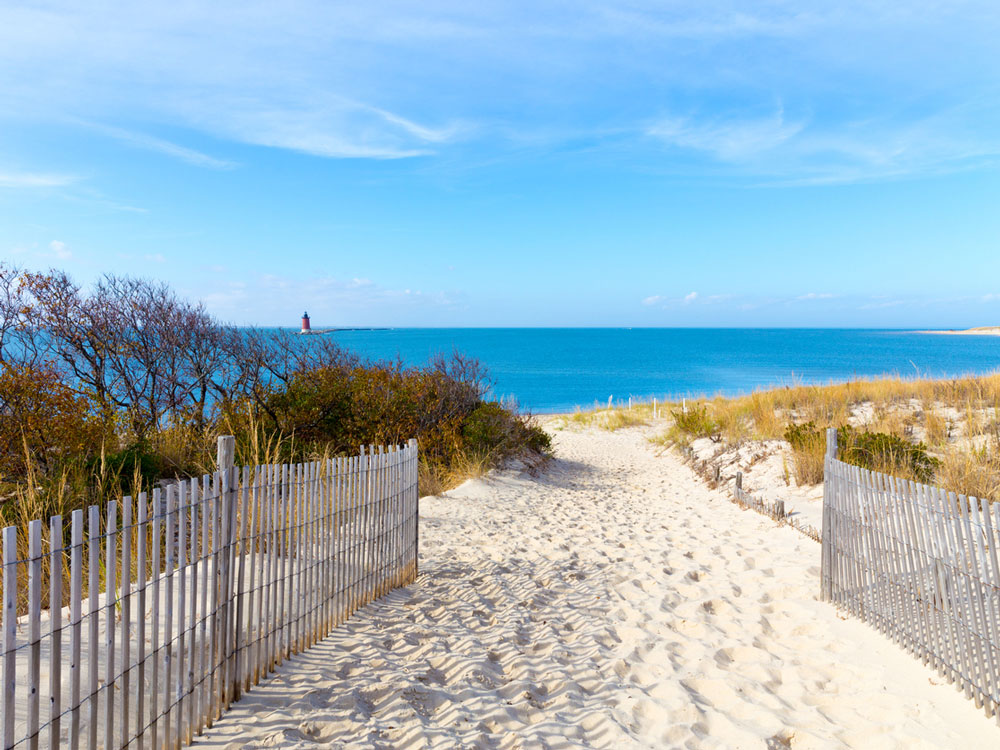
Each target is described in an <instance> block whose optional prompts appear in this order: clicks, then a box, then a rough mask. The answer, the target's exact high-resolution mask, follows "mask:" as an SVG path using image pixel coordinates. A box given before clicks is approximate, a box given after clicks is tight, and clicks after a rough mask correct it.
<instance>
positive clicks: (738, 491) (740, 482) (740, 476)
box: [736, 471, 743, 499]
mask: <svg viewBox="0 0 1000 750" xmlns="http://www.w3.org/2000/svg"><path fill="white" fill-rule="evenodd" d="M742 492H743V472H742V471H737V472H736V498H737V499H740V495H741V494H742Z"/></svg>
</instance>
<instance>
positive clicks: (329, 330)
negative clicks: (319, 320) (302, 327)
mask: <svg viewBox="0 0 1000 750" xmlns="http://www.w3.org/2000/svg"><path fill="white" fill-rule="evenodd" d="M388 330H391V329H389V328H317V329H316V330H309V331H299V334H300V335H302V336H326V335H328V334H331V333H340V332H341V331H388Z"/></svg>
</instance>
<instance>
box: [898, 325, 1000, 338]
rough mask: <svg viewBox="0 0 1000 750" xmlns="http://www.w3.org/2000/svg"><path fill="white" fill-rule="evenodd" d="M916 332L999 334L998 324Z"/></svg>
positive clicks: (972, 334) (964, 334)
mask: <svg viewBox="0 0 1000 750" xmlns="http://www.w3.org/2000/svg"><path fill="white" fill-rule="evenodd" d="M917 333H941V334H945V335H946V336H1000V326H980V327H979V328H965V329H961V330H954V331H917Z"/></svg>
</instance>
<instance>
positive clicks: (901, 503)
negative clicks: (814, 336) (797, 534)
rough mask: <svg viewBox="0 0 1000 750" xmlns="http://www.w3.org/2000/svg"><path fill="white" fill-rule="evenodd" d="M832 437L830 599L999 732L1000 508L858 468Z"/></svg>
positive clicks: (826, 500)
mask: <svg viewBox="0 0 1000 750" xmlns="http://www.w3.org/2000/svg"><path fill="white" fill-rule="evenodd" d="M836 445H837V433H836V430H830V431H828V432H827V455H826V473H825V479H824V488H823V551H822V565H821V567H822V591H821V595H822V597H823V599H825V600H827V601H831V602H833V603H834V604H835V605H836V606H837V607H840V608H842V609H845V610H847V611H848V612H850V613H851V614H853V615H855V616H857V617H860V618H861V619H863V620H865V621H866V622H868V623H870V624H871V625H873V626H874V627H876V628H877V629H878V630H880V631H882V632H883V633H885V634H886V635H887V636H889V637H891V638H892V639H893V640H895V641H896V642H897V643H899V644H900V645H901V646H903V647H904V648H905V649H907V650H908V651H909V652H910V653H911V654H913V655H914V656H916V657H918V658H920V659H921V660H923V662H924V664H927V665H929V666H931V667H932V668H934V669H936V670H937V671H938V673H939V674H940V675H941V676H942V677H943V678H945V679H947V680H949V681H951V682H952V683H954V684H955V685H956V687H958V688H959V689H960V690H962V691H963V692H964V693H965V695H966V697H967V698H970V699H972V700H974V701H975V703H976V706H977V707H980V708H983V709H984V710H985V712H986V715H987V716H996V717H997V720H998V723H1000V710H998V709H1000V561H998V548H1000V504H990V503H989V502H987V501H986V500H981V499H977V498H974V497H966V496H964V495H958V494H956V493H953V492H948V491H946V490H942V489H939V488H937V487H930V486H927V485H923V484H917V483H915V482H911V481H907V480H904V479H898V478H896V477H891V476H886V475H884V474H879V473H876V472H872V471H867V470H865V469H862V468H859V467H857V466H852V465H849V464H846V463H843V462H842V461H838V460H837V458H836Z"/></svg>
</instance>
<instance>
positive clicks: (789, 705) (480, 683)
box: [198, 428, 1000, 749]
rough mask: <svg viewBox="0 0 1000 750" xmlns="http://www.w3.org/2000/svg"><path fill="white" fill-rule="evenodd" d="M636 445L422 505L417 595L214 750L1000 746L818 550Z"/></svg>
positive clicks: (302, 676) (398, 597)
mask: <svg viewBox="0 0 1000 750" xmlns="http://www.w3.org/2000/svg"><path fill="white" fill-rule="evenodd" d="M647 434H648V433H647V431H646V430H645V429H642V428H637V429H625V430H620V431H618V432H613V433H612V432H607V431H602V430H596V429H584V430H580V431H563V432H558V433H556V447H557V455H558V456H559V458H558V459H557V460H554V461H553V462H551V464H550V465H549V466H548V467H547V468H545V469H543V470H542V471H541V472H540V473H539V474H538V475H537V476H532V475H531V474H530V473H528V472H521V471H513V470H511V471H506V472H503V473H501V474H498V475H496V476H494V477H493V478H491V479H489V480H488V481H482V480H476V481H470V482H467V483H466V484H464V485H462V486H461V487H459V488H458V489H456V490H453V491H451V492H449V493H447V495H446V496H443V497H438V498H425V499H424V500H422V501H421V502H422V505H421V511H422V515H423V521H422V525H421V556H422V567H421V573H422V575H421V577H420V579H419V581H418V582H417V583H416V584H414V585H412V586H409V587H407V588H405V589H401V590H398V591H396V592H394V593H393V594H391V595H390V596H387V597H385V598H384V599H382V600H381V601H379V602H377V603H374V604H372V605H370V606H369V607H367V608H365V609H364V610H361V611H360V612H359V613H357V614H356V615H355V617H354V618H353V619H352V620H351V621H350V622H348V623H346V624H345V625H344V626H343V627H342V628H340V629H339V630H338V631H337V632H336V633H335V634H334V635H332V636H331V637H329V638H328V639H326V640H325V641H323V642H322V643H321V644H320V645H318V646H317V647H315V648H313V649H311V650H310V651H308V652H307V653H305V654H302V655H300V656H297V657H294V658H292V659H290V660H289V661H287V662H286V663H285V664H284V665H282V667H281V668H280V670H279V671H278V674H277V675H275V676H274V677H273V678H272V679H271V680H269V681H268V682H266V683H265V684H264V685H262V686H260V687H259V688H255V689H254V690H253V691H252V692H251V693H250V694H249V695H247V696H245V697H244V699H243V700H242V701H241V702H240V703H238V704H236V705H235V706H234V708H233V710H232V711H231V712H230V713H228V714H227V715H226V716H225V717H224V718H223V719H222V721H220V722H218V723H217V724H216V725H215V727H213V729H212V730H210V731H209V732H208V733H207V734H206V735H205V736H204V737H203V738H201V739H200V740H199V742H198V745H199V746H202V747H218V748H221V747H228V748H234V749H235V748H241V747H247V748H263V747H299V748H312V747H316V746H317V745H320V746H332V747H348V746H349V747H352V748H354V747H371V748H375V747H377V748H389V747H402V748H452V747H482V748H568V747H613V748H622V747H657V748H659V747H690V748H764V747H771V748H781V747H793V748H814V747H845V746H846V747H864V748H871V747H878V748H893V747H899V748H903V747H906V748H913V747H926V748H943V747H947V748H970V747H990V746H996V745H997V744H998V743H1000V729H998V728H997V727H996V725H995V724H994V723H993V722H992V721H990V720H988V719H986V718H985V717H984V716H983V715H982V713H981V712H980V711H978V710H977V709H976V708H975V707H974V705H973V704H972V703H971V702H970V701H966V700H965V699H964V698H963V697H962V696H961V695H960V694H959V693H958V692H957V691H956V690H955V689H954V687H952V686H950V685H944V684H940V680H939V678H938V677H937V675H936V674H935V673H933V672H932V671H930V670H928V669H926V668H925V667H923V666H922V665H921V664H920V663H919V662H917V661H915V660H913V659H912V658H911V657H910V656H908V655H907V654H905V653H904V652H903V651H902V650H900V649H899V648H898V647H897V646H895V645H894V644H892V643H891V642H889V641H888V640H886V639H884V638H883V637H882V636H880V635H879V634H878V633H876V632H875V631H874V630H872V629H871V628H869V627H868V626H866V625H864V624H862V623H860V622H857V621H854V620H845V619H842V618H841V617H840V616H838V614H837V613H836V611H835V610H834V609H833V608H832V607H831V606H830V605H828V604H824V603H822V602H820V601H818V600H817V594H818V591H819V578H818V576H819V546H818V545H817V544H816V543H815V542H813V541H811V540H809V539H807V538H806V537H804V536H802V535H801V534H799V533H798V532H796V531H794V530H792V529H790V528H787V527H784V528H782V527H776V526H775V525H773V524H772V522H770V521H769V520H767V519H765V518H763V517H761V516H758V515H756V514H754V513H752V512H748V511H741V510H740V509H738V508H737V507H736V506H734V505H732V504H731V503H730V502H729V501H728V499H727V497H726V495H724V494H723V493H722V491H715V490H709V489H707V488H706V487H705V486H704V485H703V484H701V483H700V482H699V481H698V480H697V479H695V478H694V476H693V475H692V474H691V472H690V470H689V469H688V468H687V467H685V466H684V465H682V464H681V463H680V461H679V460H678V459H677V458H675V457H674V456H673V455H671V454H669V453H665V454H660V455H658V453H657V451H656V450H655V449H654V448H653V447H652V446H651V445H650V444H649V443H648V442H647V440H646V436H647Z"/></svg>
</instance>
